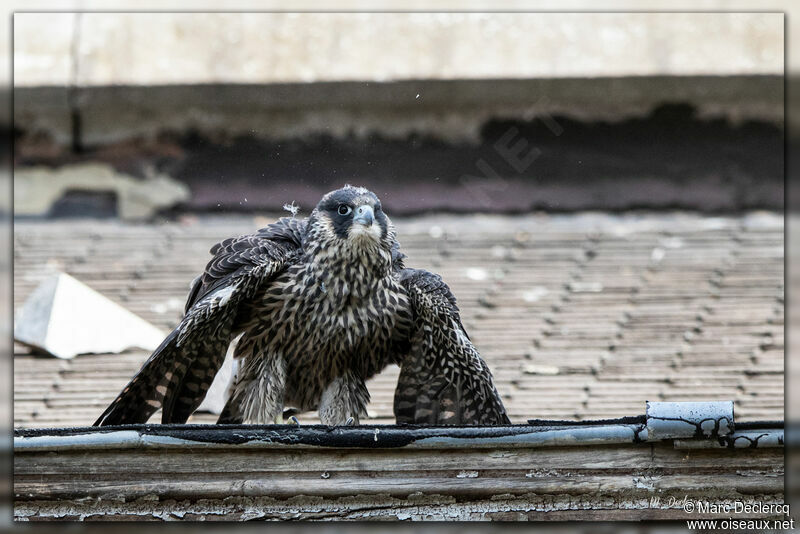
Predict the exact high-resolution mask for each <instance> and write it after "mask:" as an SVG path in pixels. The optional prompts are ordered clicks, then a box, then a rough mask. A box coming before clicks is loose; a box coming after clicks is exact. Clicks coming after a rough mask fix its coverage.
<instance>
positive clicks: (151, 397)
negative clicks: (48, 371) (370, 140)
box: [95, 185, 509, 426]
mask: <svg viewBox="0 0 800 534" xmlns="http://www.w3.org/2000/svg"><path fill="white" fill-rule="evenodd" d="M211 254H212V255H213V258H212V259H211V261H210V262H209V263H208V265H207V266H206V269H205V272H204V273H203V274H202V275H201V276H199V277H197V278H196V279H195V280H194V282H193V283H192V286H191V289H190V291H189V297H188V300H187V302H186V312H185V316H184V318H183V320H182V321H181V323H180V324H179V325H178V326H177V327H176V328H175V330H173V331H172V332H171V333H170V334H169V335H168V336H167V338H166V339H164V341H163V342H162V343H161V345H160V346H159V347H158V348H157V349H156V350H155V351H154V352H153V354H152V356H150V358H149V359H148V360H147V361H146V362H145V364H144V366H143V367H142V368H141V370H140V371H139V372H138V373H137V374H136V375H135V376H134V377H133V379H131V381H130V382H129V383H128V385H127V386H126V387H125V388H124V389H123V390H122V392H121V393H120V394H119V395H118V396H117V398H116V399H115V400H114V401H113V402H112V403H111V405H109V406H108V408H107V409H106V410H105V412H103V414H102V415H101V416H100V418H99V419H98V420H97V421H96V422H95V425H96V426H105V425H119V424H131V423H144V422H146V421H147V420H148V419H149V418H150V416H151V415H153V413H155V412H156V411H157V410H158V409H159V408H161V409H162V417H161V421H162V423H184V422H186V420H187V418H188V417H189V416H190V415H191V414H192V412H194V410H196V409H197V407H198V406H199V405H200V403H201V402H202V400H203V398H204V397H205V394H206V392H207V391H208V388H209V386H210V385H211V382H212V380H213V378H214V376H215V375H216V373H217V371H218V370H219V368H220V366H221V365H222V362H223V360H224V358H225V354H226V352H227V350H228V347H229V345H230V344H231V343H235V345H234V349H233V350H234V358H235V362H236V372H235V374H234V376H233V378H232V381H231V384H230V387H229V391H228V394H229V397H228V400H227V403H226V405H225V407H224V409H223V410H222V413H221V415H220V417H219V421H218V422H219V423H255V424H271V423H274V422H277V421H281V420H282V416H283V414H284V410H294V411H296V412H304V411H309V410H318V411H319V417H320V420H321V422H322V423H323V424H326V425H342V424H358V422H359V418H361V417H364V416H365V415H366V406H367V403H368V402H369V398H370V397H369V392H368V391H367V388H366V381H367V380H368V379H369V378H371V377H372V376H374V375H375V374H377V373H379V372H381V370H383V369H384V368H385V367H386V366H387V365H390V364H393V363H394V364H397V365H399V366H400V369H401V370H400V377H399V380H398V384H397V389H396V391H395V397H394V413H395V417H396V420H397V423H398V424H403V423H408V424H427V425H454V424H461V425H468V424H480V425H499V424H508V423H509V419H508V416H507V415H506V411H505V408H504V407H503V402H502V401H501V400H500V396H499V395H498V393H497V390H496V389H495V387H494V384H493V382H492V374H491V372H490V371H489V368H488V367H487V365H486V363H485V362H484V361H483V359H482V358H481V357H480V355H479V354H478V351H477V350H476V349H475V347H474V346H473V345H472V343H471V342H470V338H469V336H468V335H467V333H466V331H465V330H464V326H463V324H462V323H461V318H460V316H459V311H458V307H457V306H456V299H455V297H454V296H453V294H452V293H451V292H450V288H449V287H448V286H447V284H445V283H444V281H442V279H441V277H440V276H439V275H437V274H433V273H430V272H428V271H424V270H419V269H408V268H405V266H404V264H403V260H404V258H405V255H404V254H402V253H401V252H400V246H399V244H398V242H397V240H396V239H395V230H394V226H393V225H392V222H391V221H390V220H389V217H388V216H387V215H386V214H385V213H384V212H383V210H382V208H381V202H380V200H379V199H378V197H377V196H375V194H373V193H372V192H370V191H368V190H367V189H364V188H362V187H353V186H349V185H348V186H345V187H344V188H342V189H339V190H336V191H332V192H330V193H328V194H326V195H325V196H324V197H323V198H322V200H321V201H320V202H319V204H318V205H317V206H316V208H315V209H314V210H313V211H312V213H311V214H310V216H309V217H308V218H307V219H303V220H300V219H296V218H294V217H285V218H282V219H279V220H278V221H277V222H275V223H273V224H270V225H268V226H266V227H264V228H262V229H261V230H259V231H257V232H255V233H253V234H250V235H244V236H240V237H235V238H230V239H226V240H225V241H223V242H221V243H219V244H217V245H215V246H214V247H213V248H212V249H211Z"/></svg>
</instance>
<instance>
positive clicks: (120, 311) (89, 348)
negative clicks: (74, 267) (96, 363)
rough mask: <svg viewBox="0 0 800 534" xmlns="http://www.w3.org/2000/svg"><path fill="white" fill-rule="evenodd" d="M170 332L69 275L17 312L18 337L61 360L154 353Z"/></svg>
mask: <svg viewBox="0 0 800 534" xmlns="http://www.w3.org/2000/svg"><path fill="white" fill-rule="evenodd" d="M164 336H165V334H164V332H162V331H161V330H159V329H158V328H156V327H155V326H153V325H151V324H150V323H148V322H147V321H145V320H144V319H142V318H141V317H139V316H137V315H134V314H133V313H131V312H130V311H128V310H126V309H125V308H123V307H122V306H120V305H119V304H117V303H116V302H114V301H112V300H110V299H108V298H106V297H105V296H103V295H101V294H100V293H98V292H97V291H95V290H93V289H92V288H90V287H89V286H87V285H85V284H83V283H81V282H79V281H78V280H76V279H75V278H73V277H71V276H69V275H68V274H65V273H59V274H56V275H54V276H52V277H50V278H48V279H46V280H45V281H44V282H42V283H41V284H40V285H39V286H38V287H37V288H36V289H35V290H34V292H33V293H32V294H31V295H30V297H28V300H27V301H25V304H24V305H23V306H22V308H21V309H20V310H19V311H18V312H17V316H16V318H15V325H14V339H15V340H17V341H19V342H21V343H24V344H26V345H29V346H32V347H36V348H38V349H41V350H44V351H46V352H48V353H50V354H52V355H53V356H56V357H58V358H67V359H68V358H73V357H75V356H76V355H78V354H91V353H95V354H101V353H118V352H122V351H124V350H126V349H129V348H131V347H138V348H142V349H145V350H153V349H155V348H156V347H158V345H159V344H161V341H162V340H163V339H164Z"/></svg>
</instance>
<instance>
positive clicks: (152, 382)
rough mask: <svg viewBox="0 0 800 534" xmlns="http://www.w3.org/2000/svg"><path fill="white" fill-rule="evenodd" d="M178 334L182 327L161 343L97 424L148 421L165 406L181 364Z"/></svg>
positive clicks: (95, 424)
mask: <svg viewBox="0 0 800 534" xmlns="http://www.w3.org/2000/svg"><path fill="white" fill-rule="evenodd" d="M178 333H179V331H178V329H175V330H173V331H172V333H170V334H169V335H168V336H167V337H166V339H164V341H162V342H161V345H159V347H158V348H157V349H156V350H155V351H153V354H152V356H150V358H149V359H148V360H147V361H146V362H145V364H144V365H143V366H142V368H141V369H140V370H139V372H138V373H136V375H135V376H134V377H133V378H132V379H131V381H130V382H128V385H127V386H125V388H123V390H122V392H121V393H120V394H119V395H117V398H116V399H114V402H112V403H111V404H110V405H109V406H108V408H106V411H104V412H103V414H102V415H101V416H100V417H99V418H98V419H97V421H95V423H94V426H109V425H126V424H137V423H146V422H147V420H148V419H149V418H150V416H151V415H153V414H154V413H155V412H156V411H157V410H158V409H159V408H161V406H162V404H163V401H164V394H165V393H166V388H167V382H168V381H169V378H170V376H171V375H172V373H174V372H175V371H176V368H177V367H178V366H179V364H180V363H179V362H180V358H179V356H180V354H179V352H180V349H179V348H178V345H177V340H178Z"/></svg>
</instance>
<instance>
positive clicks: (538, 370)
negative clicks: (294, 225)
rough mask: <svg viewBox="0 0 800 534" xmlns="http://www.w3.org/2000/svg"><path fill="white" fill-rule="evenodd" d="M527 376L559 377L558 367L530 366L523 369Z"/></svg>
mask: <svg viewBox="0 0 800 534" xmlns="http://www.w3.org/2000/svg"><path fill="white" fill-rule="evenodd" d="M522 372H523V373H525V374H526V375H551V376H552V375H557V374H558V366H556V365H537V364H529V365H526V366H525V367H523V368H522Z"/></svg>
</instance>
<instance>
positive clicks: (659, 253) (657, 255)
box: [650, 247, 667, 263]
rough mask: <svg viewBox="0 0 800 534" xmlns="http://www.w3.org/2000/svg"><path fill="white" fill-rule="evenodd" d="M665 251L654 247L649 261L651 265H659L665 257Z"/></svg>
mask: <svg viewBox="0 0 800 534" xmlns="http://www.w3.org/2000/svg"><path fill="white" fill-rule="evenodd" d="M666 254H667V253H666V251H665V250H664V249H663V248H661V247H656V248H654V249H653V252H651V253H650V259H651V260H652V262H653V263H661V260H663V259H664V256H665V255H666Z"/></svg>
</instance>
